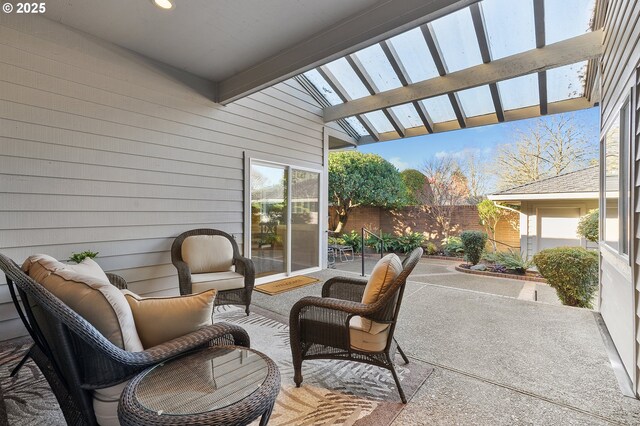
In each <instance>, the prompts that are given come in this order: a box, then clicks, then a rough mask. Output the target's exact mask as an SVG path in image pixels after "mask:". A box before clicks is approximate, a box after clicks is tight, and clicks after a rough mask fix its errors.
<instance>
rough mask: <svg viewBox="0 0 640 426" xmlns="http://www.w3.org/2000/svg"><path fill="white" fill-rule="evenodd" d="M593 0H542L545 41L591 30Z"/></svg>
mask: <svg viewBox="0 0 640 426" xmlns="http://www.w3.org/2000/svg"><path fill="white" fill-rule="evenodd" d="M594 7H595V0H544V19H545V23H544V27H545V38H546V43H547V44H551V43H555V42H558V41H561V40H566V39H568V38H571V37H575V36H578V35H580V34H584V33H587V32H589V31H591V28H590V27H589V24H590V22H591V17H592V16H593V10H594Z"/></svg>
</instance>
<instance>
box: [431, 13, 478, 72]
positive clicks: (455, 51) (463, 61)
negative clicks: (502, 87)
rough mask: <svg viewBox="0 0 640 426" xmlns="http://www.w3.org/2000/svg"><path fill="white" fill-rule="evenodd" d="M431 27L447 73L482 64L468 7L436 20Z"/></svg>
mask: <svg viewBox="0 0 640 426" xmlns="http://www.w3.org/2000/svg"><path fill="white" fill-rule="evenodd" d="M431 25H432V26H433V31H434V33H435V37H436V40H437V41H438V44H439V46H440V51H441V52H442V56H443V60H444V63H445V64H446V65H447V68H448V70H449V72H454V71H460V70H462V69H465V68H469V67H472V66H474V65H478V64H481V63H482V56H481V55H480V47H479V46H478V42H477V38H476V32H475V30H474V28H473V20H472V19H471V12H470V11H469V8H468V7H466V8H464V9H461V10H458V11H457V12H454V13H451V14H449V15H446V16H443V17H442V18H439V19H436V20H435V21H433V22H432V23H431Z"/></svg>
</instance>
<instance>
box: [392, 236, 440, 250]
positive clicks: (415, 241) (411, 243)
mask: <svg viewBox="0 0 640 426" xmlns="http://www.w3.org/2000/svg"><path fill="white" fill-rule="evenodd" d="M423 241H424V235H423V234H421V233H420V232H410V233H408V234H404V235H401V236H399V237H398V238H396V240H395V247H394V248H395V250H397V251H401V252H403V253H409V252H410V251H412V250H413V249H416V248H418V247H420V246H422V242H423ZM436 250H437V248H436Z"/></svg>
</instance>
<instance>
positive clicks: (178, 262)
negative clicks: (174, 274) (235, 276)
mask: <svg viewBox="0 0 640 426" xmlns="http://www.w3.org/2000/svg"><path fill="white" fill-rule="evenodd" d="M196 235H219V236H222V237H225V238H227V239H228V240H229V241H230V242H231V245H232V246H233V265H234V266H235V272H237V273H239V274H241V275H243V276H244V287H243V288H238V289H232V290H221V291H220V290H218V293H217V295H216V301H215V304H216V305H244V306H245V312H246V313H247V315H249V305H250V304H251V294H252V293H253V286H254V282H255V269H254V266H253V262H252V261H251V259H247V258H246V257H243V256H242V255H241V254H240V251H239V250H238V244H237V243H236V240H234V239H233V237H232V236H231V235H229V234H227V233H226V232H223V231H219V230H217V229H208V228H201V229H193V230H191V231H187V232H183V233H182V234H180V235H178V237H177V238H176V239H175V240H174V241H173V244H172V246H171V262H172V263H173V265H174V266H175V267H176V269H177V270H178V281H179V282H180V294H182V295H187V294H191V293H192V282H191V270H190V268H189V265H188V264H187V263H186V262H185V261H184V260H183V258H182V244H183V243H184V240H185V239H187V238H188V237H191V236H196ZM211 288H216V287H215V286H212V287H211Z"/></svg>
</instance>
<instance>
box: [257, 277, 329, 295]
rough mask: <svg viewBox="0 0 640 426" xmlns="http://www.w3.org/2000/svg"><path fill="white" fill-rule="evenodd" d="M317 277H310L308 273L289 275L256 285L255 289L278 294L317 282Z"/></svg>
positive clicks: (269, 293)
mask: <svg viewBox="0 0 640 426" xmlns="http://www.w3.org/2000/svg"><path fill="white" fill-rule="evenodd" d="M318 281H319V280H318V279H317V278H313V277H308V276H306V275H298V276H297V277H289V278H285V279H283V280H278V281H273V282H270V283H267V284H262V285H258V286H255V287H254V288H253V289H254V290H255V291H259V292H260V293H264V294H268V295H269V296H274V295H276V294H280V293H284V292H285V291H289V290H293V289H296V288H299V287H304V286H306V285H309V284H313V283H317V282H318Z"/></svg>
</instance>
